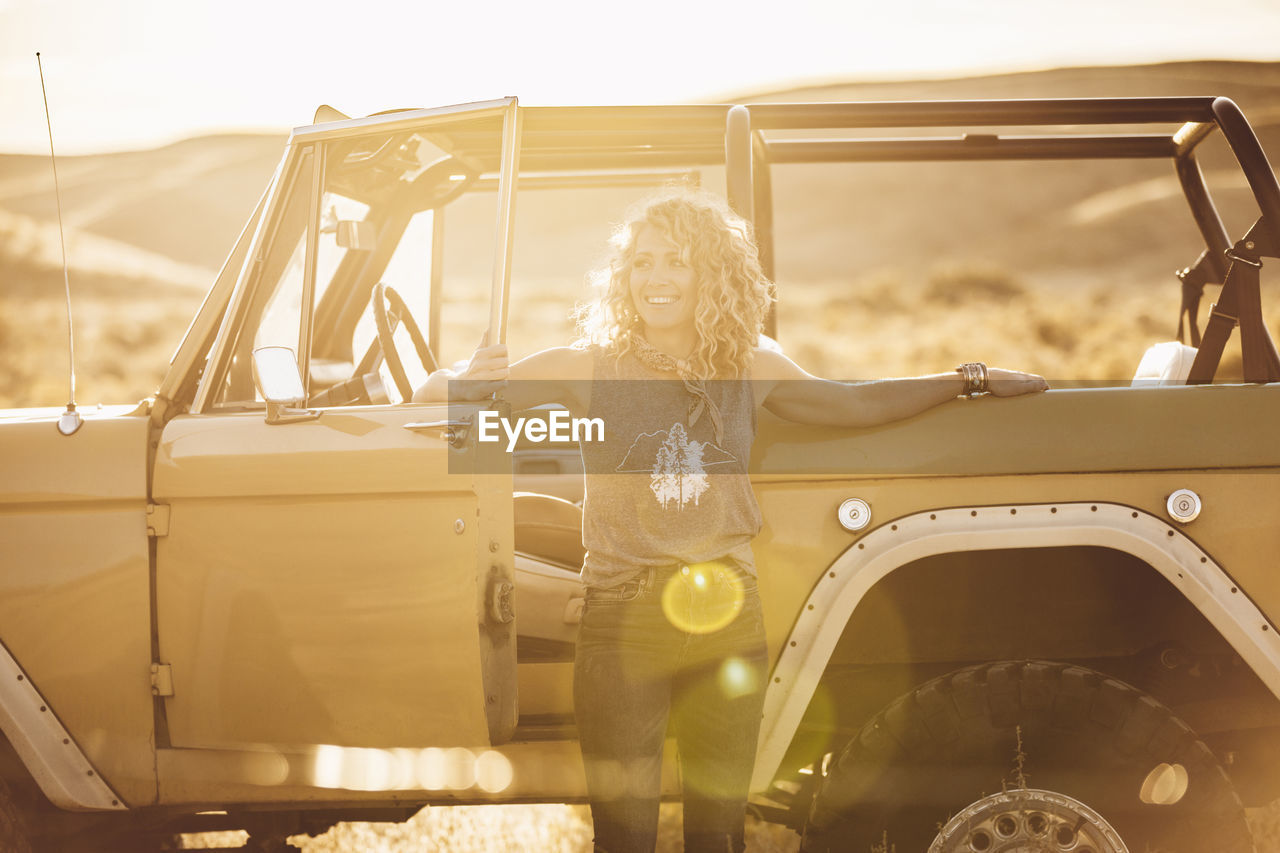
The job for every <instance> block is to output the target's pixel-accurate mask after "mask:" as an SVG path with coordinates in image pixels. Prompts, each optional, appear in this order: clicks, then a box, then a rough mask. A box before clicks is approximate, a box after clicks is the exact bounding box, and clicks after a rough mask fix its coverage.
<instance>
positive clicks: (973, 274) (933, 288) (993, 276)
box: [925, 263, 1026, 305]
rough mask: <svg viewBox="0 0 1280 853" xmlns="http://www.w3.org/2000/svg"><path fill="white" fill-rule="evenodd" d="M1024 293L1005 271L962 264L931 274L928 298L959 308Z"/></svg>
mask: <svg viewBox="0 0 1280 853" xmlns="http://www.w3.org/2000/svg"><path fill="white" fill-rule="evenodd" d="M1025 293H1026V288H1025V287H1024V286H1023V284H1022V283H1021V282H1020V281H1018V280H1017V279H1015V278H1014V277H1013V275H1012V274H1011V273H1010V272H1009V271H1008V270H1006V269H1002V268H1000V267H996V266H991V265H985V264H963V263H959V264H950V265H945V266H940V267H937V268H935V269H934V270H933V272H932V273H930V275H929V285H928V287H927V288H926V290H925V298H926V299H928V300H929V301H931V302H937V303H939V304H942V305H960V304H963V303H966V302H971V301H974V300H985V301H1003V300H1008V299H1018V298H1020V297H1022V296H1023V295H1024V294H1025Z"/></svg>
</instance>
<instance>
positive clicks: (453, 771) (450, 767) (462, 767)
mask: <svg viewBox="0 0 1280 853" xmlns="http://www.w3.org/2000/svg"><path fill="white" fill-rule="evenodd" d="M475 783H476V757H475V755H474V754H473V753H472V752H471V750H469V749H463V748H462V747H460V746H459V747H454V748H453V749H450V750H446V751H445V754H444V786H445V787H446V788H448V789H450V790H452V791H465V790H466V789H467V788H470V787H471V786H472V785H474V784H475Z"/></svg>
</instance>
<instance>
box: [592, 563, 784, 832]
mask: <svg viewBox="0 0 1280 853" xmlns="http://www.w3.org/2000/svg"><path fill="white" fill-rule="evenodd" d="M767 667H768V656H767V652H766V649H765V642H764V627H763V623H762V620H761V616H760V598H759V595H758V593H757V591H756V584H755V579H754V578H751V577H749V576H746V575H744V574H741V573H739V572H737V571H736V570H734V569H730V568H720V567H714V566H713V567H710V568H701V567H694V570H693V572H692V573H690V571H689V570H688V568H684V567H677V568H673V569H671V570H649V571H648V572H647V573H645V574H642V575H641V576H640V577H639V578H638V579H637V580H633V581H629V582H628V583H626V584H624V585H623V586H622V587H620V588H617V589H610V590H597V589H589V590H588V591H587V602H586V608H585V610H584V611H583V614H582V623H581V625H580V627H579V634H578V646H577V654H576V657H575V660H574V689H573V692H574V705H575V709H576V716H577V722H578V736H579V739H580V742H581V746H582V755H583V761H584V763H585V767H586V775H587V792H588V796H589V798H590V801H591V818H592V822H593V824H594V828H595V849H596V850H597V851H607V853H632V851H635V853H651V851H652V850H653V849H654V844H655V842H656V838H657V828H658V801H659V795H660V790H661V768H662V747H663V741H664V739H665V736H666V732H667V727H668V722H670V724H671V727H672V728H673V729H674V734H675V737H676V746H677V750H678V757H679V767H680V778H681V787H682V790H683V794H684V842H685V851H686V853H695V851H703V850H707V851H711V850H714V851H716V853H726V851H741V850H743V849H744V848H745V844H744V841H743V822H744V819H745V816H746V800H747V789H748V786H749V784H750V781H751V769H752V765H753V764H754V762H755V753H756V740H757V737H758V734H759V730H760V717H761V713H762V709H763V703H764V686H765V679H766V678H767V676H768V670H767Z"/></svg>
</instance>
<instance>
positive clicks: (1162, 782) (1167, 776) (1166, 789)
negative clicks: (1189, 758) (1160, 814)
mask: <svg viewBox="0 0 1280 853" xmlns="http://www.w3.org/2000/svg"><path fill="white" fill-rule="evenodd" d="M1186 793H1187V768H1185V767H1183V766H1182V765H1181V764H1163V763H1162V764H1157V765H1156V766H1155V767H1153V768H1151V772H1150V773H1148V774H1147V778H1146V779H1144V780H1142V787H1141V789H1140V790H1139V791H1138V799H1140V800H1142V802H1144V803H1147V804H1149V805H1155V806H1172V805H1174V804H1176V803H1177V802H1178V801H1179V800H1181V799H1182V798H1183V796H1184V795H1185V794H1186Z"/></svg>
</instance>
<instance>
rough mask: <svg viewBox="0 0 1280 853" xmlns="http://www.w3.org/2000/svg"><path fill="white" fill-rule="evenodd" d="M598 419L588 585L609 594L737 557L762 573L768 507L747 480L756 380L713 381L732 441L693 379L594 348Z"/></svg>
mask: <svg viewBox="0 0 1280 853" xmlns="http://www.w3.org/2000/svg"><path fill="white" fill-rule="evenodd" d="M594 357H595V363H594V369H593V374H592V377H593V378H592V382H591V403H590V406H589V408H588V416H589V417H598V418H601V419H603V421H604V425H605V428H604V441H599V442H583V443H582V445H581V448H582V462H583V467H584V469H585V471H586V501H585V503H584V504H583V518H582V542H583V544H584V545H585V546H586V548H587V556H586V559H585V561H584V565H583V570H582V579H583V583H584V584H586V585H587V586H589V587H595V588H598V589H608V588H611V587H615V586H618V585H619V584H622V583H625V582H626V581H627V580H629V579H631V578H633V577H635V576H636V575H637V574H640V573H641V572H644V571H646V570H648V569H649V568H662V567H666V566H676V565H687V564H692V563H702V562H706V561H709V560H717V559H727V560H729V561H731V562H733V563H735V564H736V565H737V566H738V567H739V568H741V569H742V570H743V571H745V572H746V573H748V574H751V575H754V574H755V563H754V560H753V559H752V555H751V540H752V539H754V538H755V536H756V534H757V533H759V532H760V526H761V517H760V508H759V507H758V506H757V505H756V499H755V495H754V494H753V493H752V491H751V482H750V480H749V478H748V476H747V463H748V461H749V460H750V457H751V443H752V440H753V439H754V438H755V431H756V409H755V400H754V398H753V396H752V390H751V383H750V381H748V380H746V379H732V380H709V381H707V383H706V388H707V392H708V394H709V396H710V398H711V400H712V401H714V402H715V403H716V405H717V406H718V407H719V410H720V415H721V420H722V427H723V435H722V437H721V440H720V441H717V440H716V435H715V429H714V427H713V425H712V419H711V417H709V416H708V415H706V414H703V415H702V416H701V417H698V418H697V419H696V422H695V423H693V424H690V422H689V421H690V411H691V409H692V408H693V406H692V404H693V403H694V402H695V398H694V397H693V395H692V394H691V393H690V392H689V391H688V390H687V389H686V388H685V386H684V383H683V382H681V381H680V380H679V379H674V378H672V377H671V375H670V374H664V373H659V372H657V371H654V370H652V369H650V368H648V367H646V366H645V365H643V364H641V363H640V362H639V361H638V360H637V359H636V358H634V357H633V356H631V355H627V356H624V357H623V358H622V359H620V360H619V359H614V358H612V357H607V356H605V355H604V353H603V350H601V349H600V348H599V347H596V348H594Z"/></svg>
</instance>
